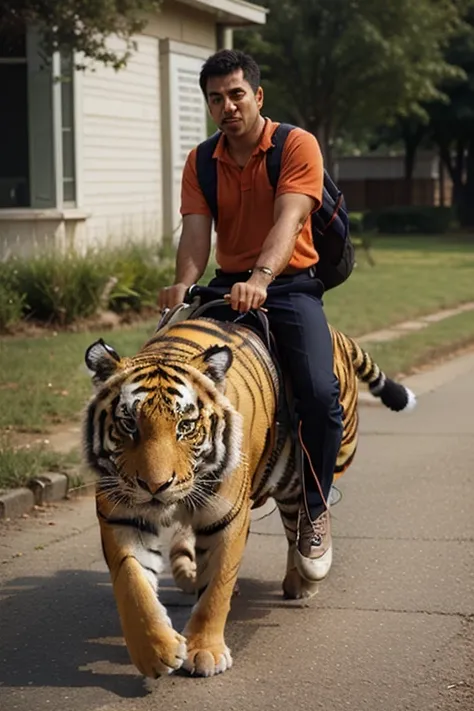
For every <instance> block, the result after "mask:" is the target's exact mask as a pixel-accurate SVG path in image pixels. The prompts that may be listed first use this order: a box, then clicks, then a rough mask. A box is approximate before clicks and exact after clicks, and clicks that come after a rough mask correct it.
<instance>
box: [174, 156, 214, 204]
mask: <svg viewBox="0 0 474 711" xmlns="http://www.w3.org/2000/svg"><path fill="white" fill-rule="evenodd" d="M181 214H182V215H208V216H209V217H211V211H210V210H209V206H208V204H207V202H206V198H205V197H204V195H203V194H202V190H201V188H200V186H199V181H198V179H197V173H196V148H193V150H192V151H191V153H190V154H189V155H188V157H187V159H186V163H185V165H184V170H183V177H182V179H181Z"/></svg>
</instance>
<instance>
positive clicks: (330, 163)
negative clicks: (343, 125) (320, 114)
mask: <svg viewBox="0 0 474 711" xmlns="http://www.w3.org/2000/svg"><path fill="white" fill-rule="evenodd" d="M313 133H314V134H315V136H316V138H317V139H318V142H319V145H320V147H321V151H322V154H323V159H324V167H325V168H326V170H327V171H328V173H329V174H330V175H333V173H334V156H333V151H332V131H331V127H330V125H329V124H328V123H322V124H320V125H319V126H318V127H317V128H316V129H315V130H314V131H313Z"/></svg>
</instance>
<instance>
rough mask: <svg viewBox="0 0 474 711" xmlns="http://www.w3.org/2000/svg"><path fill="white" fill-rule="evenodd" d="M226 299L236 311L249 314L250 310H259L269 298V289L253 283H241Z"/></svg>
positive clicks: (235, 286)
mask: <svg viewBox="0 0 474 711" xmlns="http://www.w3.org/2000/svg"><path fill="white" fill-rule="evenodd" d="M224 298H225V299H226V300H227V301H228V302H229V304H230V305H231V307H232V308H233V309H234V311H239V312H240V313H247V311H250V309H259V308H260V307H261V306H262V304H263V303H264V302H265V299H266V298H267V287H266V285H265V284H259V283H253V282H251V281H239V282H237V283H236V284H234V286H233V287H232V289H231V292H230V294H226V296H225V297H224Z"/></svg>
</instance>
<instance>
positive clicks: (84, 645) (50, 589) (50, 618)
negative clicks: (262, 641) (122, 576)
mask: <svg viewBox="0 0 474 711" xmlns="http://www.w3.org/2000/svg"><path fill="white" fill-rule="evenodd" d="M173 585H174V583H173V581H172V580H171V579H170V578H165V579H164V580H162V585H161V592H160V599H161V601H162V602H163V603H164V604H165V605H166V606H167V608H168V612H169V614H170V616H171V618H172V620H173V624H174V626H175V627H176V629H179V630H181V629H182V628H183V627H184V624H185V622H186V620H187V618H188V616H189V614H190V612H191V608H192V605H193V604H194V598H193V597H191V596H187V595H184V594H182V593H181V592H179V591H178V590H176V588H174V587H173ZM239 585H240V594H239V595H238V596H235V597H234V599H233V605H232V611H231V615H230V618H229V623H230V624H228V628H227V635H226V638H227V640H228V642H229V644H230V646H231V647H232V650H233V653H234V658H235V656H237V657H238V656H239V653H240V652H241V651H242V650H243V649H245V647H246V646H247V645H248V643H249V642H250V640H251V639H252V637H253V635H254V634H255V633H256V632H257V631H258V629H260V628H261V627H262V626H268V624H270V625H271V623H266V622H265V618H266V617H267V616H268V615H269V613H270V611H271V610H272V609H274V608H275V607H280V606H285V607H288V606H290V605H291V604H292V603H286V602H284V601H283V600H282V597H281V593H280V589H281V588H280V582H274V583H273V582H268V581H267V582H261V581H257V580H253V579H241V580H240V581H239ZM240 623H242V624H240ZM0 629H1V635H0V659H1V664H0V687H1V688H3V689H4V690H6V689H8V688H10V689H13V688H18V687H27V688H28V687H29V688H39V687H72V688H78V687H95V688H102V689H104V690H106V691H108V692H111V693H113V694H115V695H117V696H119V697H121V698H138V697H141V696H145V695H147V694H148V693H150V689H149V688H148V687H147V683H146V681H145V679H144V678H143V677H141V676H140V675H139V674H138V672H137V671H136V669H135V667H133V666H132V665H131V663H130V661H129V657H128V653H127V650H126V647H125V646H124V643H123V638H122V636H121V629H120V623H119V619H118V614H117V611H116V608H115V602H114V599H113V593H112V588H111V585H110V581H109V576H108V574H107V573H105V572H94V571H83V570H69V571H62V572H59V573H58V574H57V575H55V576H54V577H53V578H40V577H23V578H17V579H16V580H14V581H11V582H10V583H9V584H7V585H6V586H4V587H3V589H2V591H1V602H0Z"/></svg>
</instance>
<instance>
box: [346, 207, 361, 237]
mask: <svg viewBox="0 0 474 711" xmlns="http://www.w3.org/2000/svg"><path fill="white" fill-rule="evenodd" d="M349 230H350V233H351V234H352V235H360V234H361V233H362V232H363V230H364V213H363V212H349Z"/></svg>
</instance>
